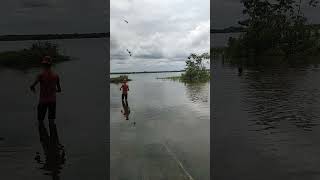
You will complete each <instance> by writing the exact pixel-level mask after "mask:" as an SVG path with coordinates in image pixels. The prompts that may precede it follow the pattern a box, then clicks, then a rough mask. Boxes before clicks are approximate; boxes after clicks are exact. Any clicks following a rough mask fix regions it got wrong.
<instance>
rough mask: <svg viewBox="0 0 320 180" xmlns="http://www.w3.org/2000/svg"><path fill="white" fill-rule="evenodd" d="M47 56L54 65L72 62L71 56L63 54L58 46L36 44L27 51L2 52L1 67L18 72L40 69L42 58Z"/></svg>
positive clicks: (47, 43) (0, 56)
mask: <svg viewBox="0 0 320 180" xmlns="http://www.w3.org/2000/svg"><path fill="white" fill-rule="evenodd" d="M47 55H48V56H51V57H52V58H53V63H54V64H56V63H60V62H64V61H68V60H70V57H69V56H66V55H62V54H61V52H60V49H59V47H58V45H57V44H53V43H50V42H36V43H33V44H32V45H31V47H30V48H27V49H22V50H18V51H6V52H1V53H0V67H5V68H11V69H17V70H27V69H29V68H33V67H40V66H41V63H40V62H41V60H42V58H43V57H44V56H47Z"/></svg>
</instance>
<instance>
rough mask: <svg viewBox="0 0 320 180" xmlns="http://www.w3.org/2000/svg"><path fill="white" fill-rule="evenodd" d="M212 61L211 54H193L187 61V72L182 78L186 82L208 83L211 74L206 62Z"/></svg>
mask: <svg viewBox="0 0 320 180" xmlns="http://www.w3.org/2000/svg"><path fill="white" fill-rule="evenodd" d="M207 59H210V55H209V53H203V54H201V55H198V54H191V55H190V56H189V57H188V59H187V60H186V66H187V67H186V69H185V70H186V72H185V73H184V74H182V76H181V78H182V80H183V81H185V82H206V81H208V80H209V79H210V72H208V70H207V69H206V67H205V62H204V60H207Z"/></svg>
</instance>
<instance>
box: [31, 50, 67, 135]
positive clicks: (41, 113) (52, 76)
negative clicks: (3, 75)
mask: <svg viewBox="0 0 320 180" xmlns="http://www.w3.org/2000/svg"><path fill="white" fill-rule="evenodd" d="M41 64H42V65H43V71H42V72H41V73H40V74H39V75H38V76H37V77H36V80H35V81H34V83H33V84H32V85H31V86H30V89H31V91H33V92H34V93H35V92H36V90H35V86H36V85H37V84H38V83H40V98H39V104H38V109H37V110H38V120H39V122H40V123H43V121H44V119H45V116H46V112H47V111H48V119H49V126H55V123H54V120H55V119H56V92H61V87H60V81H59V76H58V75H57V74H56V73H55V72H53V70H52V69H51V66H52V59H51V57H50V56H45V57H44V58H43V60H42V61H41ZM50 134H51V132H50Z"/></svg>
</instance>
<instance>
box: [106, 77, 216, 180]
mask: <svg viewBox="0 0 320 180" xmlns="http://www.w3.org/2000/svg"><path fill="white" fill-rule="evenodd" d="M176 75H179V73H152V74H132V75H131V74H130V75H129V78H130V79H132V81H130V82H129V89H130V91H129V95H128V106H129V108H130V113H129V116H128V120H126V117H125V116H124V115H123V113H122V112H121V111H123V110H124V108H126V107H125V106H124V107H123V106H122V103H121V92H120V91H119V88H120V85H116V84H111V85H110V97H111V104H110V111H111V122H110V125H111V143H110V146H111V155H110V157H111V162H110V163H111V179H130V180H138V179H139V180H140V179H152V180H157V179H175V180H179V179H190V178H192V179H209V174H210V145H209V143H210V137H209V136H210V93H209V92H210V84H209V83H204V84H197V85H189V84H184V83H181V82H177V81H170V80H162V79H156V78H157V77H167V76H176Z"/></svg>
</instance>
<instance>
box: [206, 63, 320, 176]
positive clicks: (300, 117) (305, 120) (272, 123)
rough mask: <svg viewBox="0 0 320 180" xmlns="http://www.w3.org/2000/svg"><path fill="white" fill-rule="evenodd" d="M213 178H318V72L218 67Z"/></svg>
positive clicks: (307, 68) (306, 68)
mask: <svg viewBox="0 0 320 180" xmlns="http://www.w3.org/2000/svg"><path fill="white" fill-rule="evenodd" d="M214 74H215V79H214V82H215V86H214V88H215V89H214V95H213V100H214V102H213V104H214V106H213V110H214V117H213V123H214V128H213V129H211V131H213V133H214V136H213V138H214V149H213V156H214V157H213V159H214V162H213V164H214V167H213V171H214V178H215V179H218V180H221V179H226V180H227V179H246V180H250V179H252V180H256V179H260V180H264V179H265V180H267V179H268V180H269V179H279V180H280V179H299V180H300V179H301V180H302V179H319V178H320V170H319V164H320V157H319V151H320V141H319V136H320V133H319V132H320V126H318V125H319V123H320V120H319V118H320V111H319V109H320V84H319V83H318V82H320V68H319V67H318V66H314V65H312V66H311V65H310V66H307V65H306V66H300V67H290V66H282V67H277V68H272V67H269V68H264V69H258V68H252V69H250V70H248V69H245V70H244V72H243V75H242V76H238V72H237V69H235V68H232V67H230V66H228V65H221V64H220V63H219V62H217V63H216V64H214Z"/></svg>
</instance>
